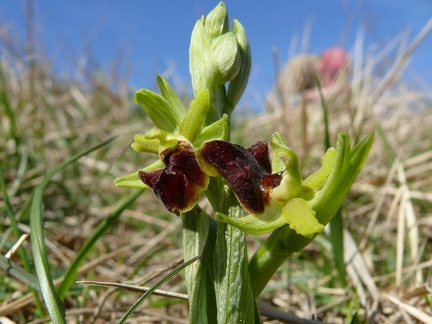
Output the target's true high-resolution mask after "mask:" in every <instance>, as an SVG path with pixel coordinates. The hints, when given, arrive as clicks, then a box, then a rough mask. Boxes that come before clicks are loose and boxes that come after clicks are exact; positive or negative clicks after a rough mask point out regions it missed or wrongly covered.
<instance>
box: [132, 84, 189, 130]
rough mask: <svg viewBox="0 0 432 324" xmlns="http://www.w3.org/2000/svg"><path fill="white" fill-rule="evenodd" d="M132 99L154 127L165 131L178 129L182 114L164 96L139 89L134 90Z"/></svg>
mask: <svg viewBox="0 0 432 324" xmlns="http://www.w3.org/2000/svg"><path fill="white" fill-rule="evenodd" d="M133 99H134V101H135V102H136V103H137V104H138V105H139V106H140V107H141V108H142V109H143V110H144V112H145V113H146V114H147V115H148V116H149V117H150V119H151V120H152V121H153V123H154V124H155V125H156V127H158V128H160V129H163V130H165V131H167V132H175V131H176V130H177V129H178V127H179V125H180V122H181V120H182V119H183V116H184V115H183V114H182V112H181V111H180V110H179V109H176V108H175V107H174V106H173V105H172V104H171V103H170V102H169V101H168V100H166V99H165V98H164V97H162V96H161V95H158V94H157V93H155V92H153V91H151V90H148V89H141V90H138V91H137V92H135V95H134V98H133Z"/></svg>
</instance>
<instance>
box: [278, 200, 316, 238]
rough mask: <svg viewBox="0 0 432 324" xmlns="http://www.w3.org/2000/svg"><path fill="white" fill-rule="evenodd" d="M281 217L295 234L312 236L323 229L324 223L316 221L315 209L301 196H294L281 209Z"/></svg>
mask: <svg viewBox="0 0 432 324" xmlns="http://www.w3.org/2000/svg"><path fill="white" fill-rule="evenodd" d="M281 219H283V220H284V221H285V222H286V223H287V224H288V225H289V227H290V228H292V229H293V230H295V231H296V232H297V234H300V235H303V236H305V237H308V238H313V237H314V236H315V235H316V234H317V233H320V232H322V231H323V229H324V225H322V224H321V223H319V222H318V220H317V219H316V217H315V211H314V210H313V209H312V207H311V206H310V204H309V203H308V202H307V201H306V200H304V199H301V198H294V199H291V200H290V201H288V203H287V204H286V205H285V206H284V208H283V209H282V214H281Z"/></svg>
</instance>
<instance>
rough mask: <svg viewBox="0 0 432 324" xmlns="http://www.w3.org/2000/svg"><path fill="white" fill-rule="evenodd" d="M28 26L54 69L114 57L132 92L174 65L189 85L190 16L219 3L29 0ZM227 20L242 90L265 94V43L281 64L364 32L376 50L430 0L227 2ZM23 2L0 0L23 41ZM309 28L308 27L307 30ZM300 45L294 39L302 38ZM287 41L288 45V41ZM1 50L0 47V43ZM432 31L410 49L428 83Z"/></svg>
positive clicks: (415, 23) (270, 75)
mask: <svg viewBox="0 0 432 324" xmlns="http://www.w3.org/2000/svg"><path fill="white" fill-rule="evenodd" d="M34 3H35V27H36V35H37V44H38V48H39V49H40V50H43V52H44V53H45V55H46V56H47V57H49V58H50V60H51V61H52V62H53V64H54V66H55V68H56V71H58V72H61V73H68V74H73V71H74V70H75V68H76V64H77V62H78V61H79V60H80V59H81V60H82V59H83V58H88V57H91V62H92V64H93V66H95V67H98V68H101V69H108V67H109V66H110V64H111V63H112V62H113V60H114V59H116V58H121V59H122V60H123V61H124V62H127V65H126V66H127V75H128V78H129V80H130V83H131V87H132V88H133V89H138V88H142V87H146V88H154V87H155V74H156V73H162V72H164V71H166V70H167V68H168V67H172V66H174V67H175V72H176V77H177V78H178V79H180V80H182V81H184V83H186V84H189V83H188V82H189V80H190V78H189V73H188V47H189V39H190V34H191V31H192V28H193V26H194V24H195V22H196V20H197V19H198V18H199V17H200V16H201V15H203V14H206V13H208V12H209V11H210V10H211V9H212V8H213V7H214V6H215V5H217V3H218V1H208V0H190V1H186V0H183V1H174V0H171V1H167V0H158V1H148V0H128V1H118V0H117V1H114V0H112V1H108V0H96V1H88V0H75V1H71V0H65V1H47V0H35V1H34ZM225 4H226V5H227V7H228V10H229V17H230V20H231V21H232V19H233V18H236V19H238V20H239V21H240V22H241V23H242V24H243V26H244V27H245V28H246V31H247V33H248V36H249V38H250V41H251V45H252V58H253V70H252V74H251V79H250V83H249V86H248V89H247V95H248V96H251V97H259V96H255V94H257V93H264V92H266V91H267V90H268V89H270V87H271V85H272V82H273V79H274V68H273V57H272V48H277V49H278V53H279V60H280V63H281V64H282V63H283V62H284V61H286V59H288V58H289V57H290V56H291V55H292V54H294V53H295V52H297V51H301V50H306V51H307V52H310V53H320V52H322V51H323V50H324V49H326V48H328V47H330V46H334V45H339V46H342V47H344V48H345V49H347V50H348V51H350V50H352V49H353V46H354V42H355V40H356V37H357V36H358V34H359V33H360V32H362V33H364V47H365V50H367V51H371V52H374V51H375V52H377V51H379V49H380V48H382V47H383V46H385V44H387V43H388V42H389V41H391V40H392V39H393V38H395V37H396V36H397V35H399V34H401V33H402V32H403V31H404V30H405V31H408V32H409V39H410V40H412V39H413V38H414V37H415V36H416V35H417V34H418V32H419V31H420V30H421V28H422V27H423V26H424V25H425V24H426V22H427V21H428V20H429V19H430V18H431V17H432V1H431V0H412V1H406V0H393V1H390V0H386V1H384V0H363V1H353V0H305V1H294V0H279V1H276V0H267V1H264V0H250V1H239V0H226V1H225ZM25 8H26V1H24V0H1V1H0V28H4V27H5V26H6V28H7V29H8V33H9V34H10V35H12V36H14V37H15V38H21V39H22V40H24V39H25ZM307 30H309V32H307ZM303 34H306V35H309V36H308V37H307V40H308V43H307V46H305V45H303V46H302V44H301V38H302V35H303ZM293 44H294V45H293ZM0 49H1V48H0ZM431 49H432V35H428V36H427V37H426V39H425V40H424V41H423V43H422V44H421V45H420V46H419V48H418V49H417V50H416V52H415V54H414V56H413V58H412V62H411V65H410V71H413V73H416V72H418V73H419V74H420V75H421V76H422V77H423V78H424V79H425V80H426V81H427V82H429V83H430V82H431V81H432V55H431V52H432V51H431Z"/></svg>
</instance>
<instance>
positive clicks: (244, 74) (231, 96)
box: [223, 19, 252, 116]
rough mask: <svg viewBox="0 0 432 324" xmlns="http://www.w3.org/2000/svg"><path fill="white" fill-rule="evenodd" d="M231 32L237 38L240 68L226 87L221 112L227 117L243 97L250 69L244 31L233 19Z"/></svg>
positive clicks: (249, 49)
mask: <svg viewBox="0 0 432 324" xmlns="http://www.w3.org/2000/svg"><path fill="white" fill-rule="evenodd" d="M232 31H233V32H234V33H235V35H236V38H237V45H238V48H239V51H240V56H241V68H240V71H239V73H238V74H237V76H236V77H235V78H234V79H233V80H231V82H230V83H229V86H228V91H227V102H226V105H225V108H224V111H223V112H224V113H226V114H228V116H230V115H231V113H232V112H233V110H234V108H235V106H236V105H237V103H238V102H239V100H240V98H241V96H242V95H243V92H244V90H245V89H246V86H247V83H248V80H249V75H250V71H251V68H252V56H251V47H250V43H249V39H248V37H247V35H246V30H245V29H244V27H243V26H242V24H241V23H240V22H239V21H238V20H236V19H234V21H233V24H232Z"/></svg>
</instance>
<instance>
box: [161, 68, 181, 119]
mask: <svg viewBox="0 0 432 324" xmlns="http://www.w3.org/2000/svg"><path fill="white" fill-rule="evenodd" d="M156 80H157V84H158V87H159V91H160V93H161V95H162V96H163V97H164V98H165V99H166V100H167V101H168V102H169V103H170V104H171V106H172V107H173V108H174V110H176V111H177V114H178V115H180V116H184V115H186V107H185V106H184V104H183V101H182V100H181V99H180V97H179V96H178V95H177V93H176V92H175V91H174V89H173V88H172V87H171V85H170V84H169V83H168V81H167V80H165V79H164V78H163V77H162V76H161V75H159V74H158V75H157V78H156Z"/></svg>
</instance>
